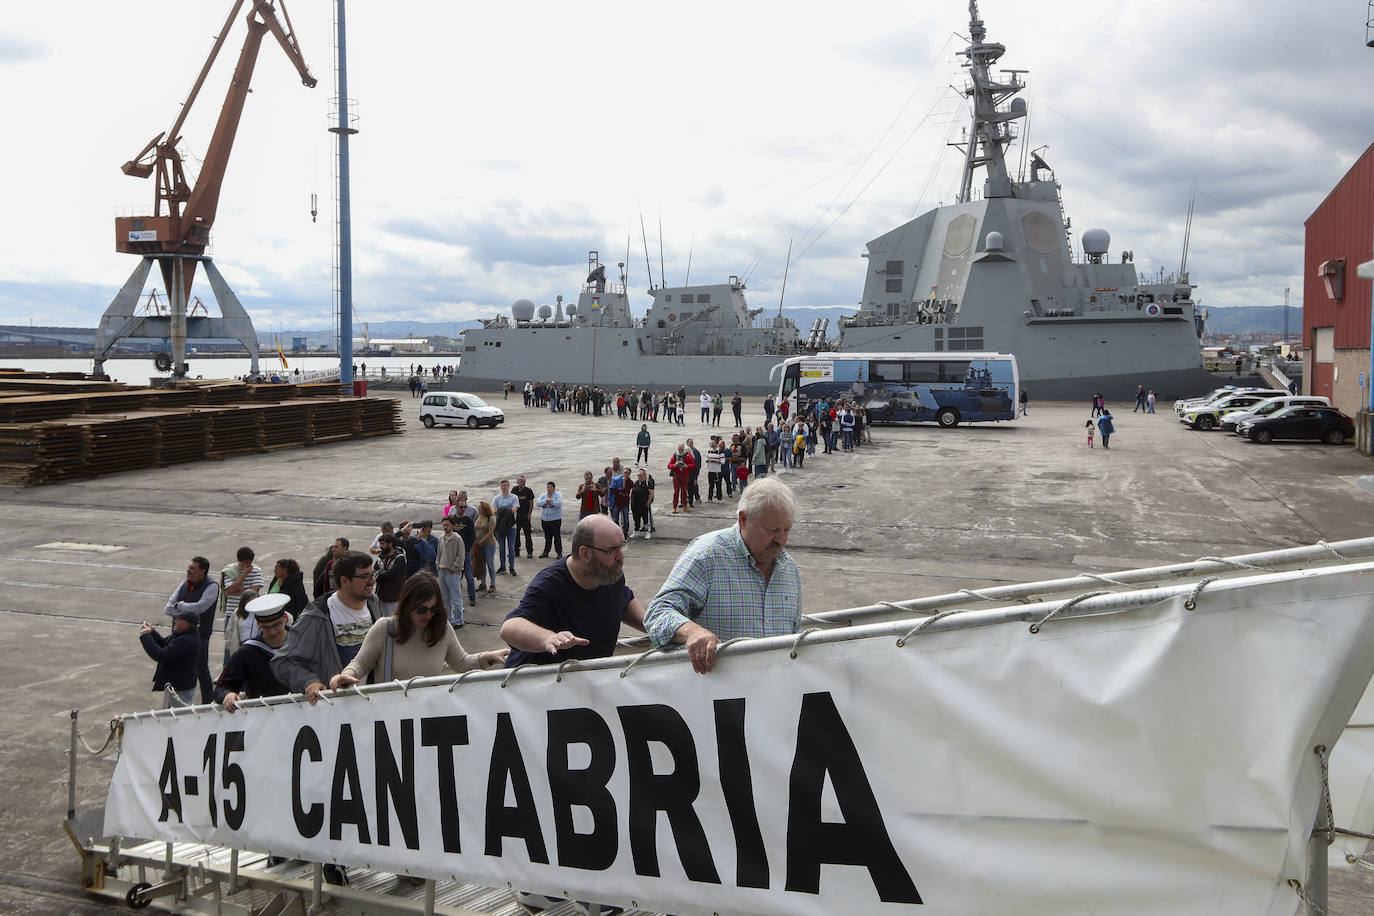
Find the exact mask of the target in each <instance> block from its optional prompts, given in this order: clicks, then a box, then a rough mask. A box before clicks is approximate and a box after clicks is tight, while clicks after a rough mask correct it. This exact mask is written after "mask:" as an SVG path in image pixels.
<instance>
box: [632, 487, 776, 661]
mask: <svg viewBox="0 0 1374 916" xmlns="http://www.w3.org/2000/svg"><path fill="white" fill-rule="evenodd" d="M796 516H797V500H796V497H794V496H793V495H792V490H791V489H790V488H788V486H787V485H786V484H785V483H783V482H782V481H780V480H777V479H775V478H772V477H765V478H763V479H762V480H759V481H757V482H755V483H752V484H750V485H749V487H748V488H747V489H746V490H745V491H744V494H743V495H742V496H741V497H740V501H739V524H738V525H736V526H731V527H729V528H722V529H721V530H719V531H712V532H709V533H707V534H703V535H702V536H701V537H699V538H697V539H696V540H694V541H692V543H691V544H689V545H688V546H687V549H686V550H685V551H683V553H682V556H680V557H678V560H677V563H675V564H674V565H673V570H672V572H670V573H669V574H668V579H667V581H665V582H664V583H663V588H662V589H660V590H659V593H658V594H657V595H655V596H654V598H653V600H652V601H650V602H649V607H648V610H647V612H646V613H645V615H644V629H645V630H647V631H648V633H649V636H650V638H651V639H652V640H653V644H654V645H655V646H657V647H662V646H667V645H671V644H673V643H678V644H681V645H685V646H686V647H687V652H688V654H689V655H690V656H691V659H692V667H693V668H694V669H696V671H697V672H698V673H700V674H705V673H707V672H709V671H710V670H711V668H712V666H713V665H714V663H715V654H716V647H717V646H718V645H719V644H720V643H721V641H722V640H726V639H733V638H735V637H737V636H778V635H782V634H786V633H796V632H798V631H800V629H801V613H802V596H801V574H800V572H799V571H798V569H797V564H796V563H795V562H794V561H793V560H792V557H791V556H790V555H789V554H788V553H787V550H786V548H787V537H788V534H789V533H790V532H791V531H792V522H793V520H794V519H795V518H796Z"/></svg>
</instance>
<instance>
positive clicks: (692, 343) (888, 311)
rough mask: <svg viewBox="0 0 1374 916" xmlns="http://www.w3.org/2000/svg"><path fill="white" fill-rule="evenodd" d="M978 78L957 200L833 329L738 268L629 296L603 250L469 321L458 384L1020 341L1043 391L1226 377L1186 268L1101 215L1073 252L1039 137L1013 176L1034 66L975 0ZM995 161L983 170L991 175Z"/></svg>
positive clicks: (1114, 393)
mask: <svg viewBox="0 0 1374 916" xmlns="http://www.w3.org/2000/svg"><path fill="white" fill-rule="evenodd" d="M969 15H970V23H969V28H970V41H969V45H968V47H967V48H966V49H965V50H964V51H963V52H961V53H962V55H963V56H964V57H965V58H966V64H965V66H966V68H967V71H968V80H967V84H966V87H965V92H966V94H967V95H968V97H969V99H970V102H971V106H972V119H971V125H970V129H969V132H968V135H967V137H966V138H965V139H964V141H963V143H962V144H956V145H958V146H960V148H961V150H962V152H963V155H964V167H963V174H962V178H961V182H960V187H959V193H958V195H957V197H956V201H955V203H953V204H951V205H949V206H941V207H937V208H935V209H933V210H931V211H929V212H927V213H925V214H923V215H921V216H919V217H917V218H915V219H913V220H911V221H909V222H907V223H904V224H903V225H901V226H898V227H897V228H895V229H893V230H891V231H890V232H887V233H884V234H883V235H880V236H878V237H877V238H875V239H873V240H872V241H870V242H869V243H868V246H867V251H866V253H865V254H864V255H863V256H864V258H865V259H866V273H865V279H864V284H863V298H862V299H861V300H860V302H859V310H858V312H857V313H855V314H853V315H852V316H849V317H847V318H844V319H842V320H841V322H840V327H839V332H840V333H839V336H838V337H835V338H830V339H827V330H828V324H829V321H828V319H817V320H816V321H814V322H813V324H812V327H811V329H810V332H809V333H808V334H806V335H804V336H803V335H800V334H799V333H798V328H797V326H796V325H795V324H794V323H793V322H792V321H791V320H790V319H789V318H787V317H785V316H783V315H781V314H778V315H776V316H774V317H771V318H761V317H760V316H761V313H762V311H763V310H761V309H751V308H750V307H749V304H748V302H747V301H746V299H745V285H744V283H743V282H742V281H741V280H740V279H739V278H738V277H730V278H729V279H728V280H727V281H726V282H725V283H719V284H707V285H699V286H679V287H669V286H663V287H654V288H651V289H650V290H649V291H648V295H649V296H650V297H651V298H652V302H651V304H650V305H649V308H648V312H647V314H646V315H645V316H644V317H643V318H642V319H637V318H636V317H635V316H634V313H633V312H632V310H631V308H630V301H629V298H628V295H627V283H626V277H625V273H624V265H623V264H621V265H619V267H620V274H619V276H618V278H617V281H618V282H617V281H610V280H608V279H607V277H606V266H605V265H603V264H602V263H601V262H600V259H599V257H598V256H597V253H596V252H591V254H590V255H589V257H588V265H587V266H588V271H587V279H586V281H584V283H583V284H582V289H581V291H580V293H579V295H578V299H577V302H576V303H575V304H569V306H568V307H567V309H566V312H565V310H564V308H563V305H562V299H561V297H560V298H559V300H558V304H557V305H556V306H551V305H545V306H540V307H539V308H538V309H536V307H535V305H534V303H533V302H531V301H529V300H524V299H522V300H519V301H517V302H516V303H515V304H514V305H513V306H512V310H511V314H510V315H509V316H501V317H498V318H494V319H490V320H487V321H485V322H483V325H484V326H483V327H482V328H478V329H474V330H471V331H468V332H467V333H466V334H465V339H464V346H463V356H462V361H461V364H460V367H459V377H460V383H461V384H462V385H463V386H466V387H467V388H469V389H472V388H481V387H482V386H484V385H486V386H490V387H491V388H492V389H495V388H497V387H499V386H500V385H501V384H502V383H503V382H505V381H516V382H520V381H525V380H532V379H545V380H552V381H556V382H568V383H571V384H595V385H600V386H602V387H606V388H616V387H627V386H635V387H645V386H647V387H651V388H665V387H672V388H677V387H679V386H685V387H686V388H688V389H689V390H692V391H697V390H701V389H705V390H709V391H712V392H715V391H734V390H738V391H740V392H744V393H755V394H757V393H761V392H764V391H768V390H772V386H773V384H774V383H771V382H770V381H769V371H770V370H771V369H772V367H773V365H775V364H776V363H777V362H779V361H780V360H781V359H782V358H785V357H787V356H791V355H795V354H799V353H810V352H817V351H823V350H838V351H845V352H874V351H878V352H894V351H916V352H931V351H934V352H941V351H950V352H961V351H985V350H996V351H998V352H1002V353H1013V354H1015V355H1016V358H1017V361H1018V363H1019V365H1020V370H1021V380H1022V383H1023V385H1025V387H1026V388H1027V390H1028V391H1029V392H1030V393H1031V395H1032V397H1034V398H1037V399H1053V398H1087V397H1090V396H1091V395H1093V394H1095V393H1097V392H1101V393H1102V394H1104V395H1105V396H1106V397H1107V398H1108V399H1111V400H1120V399H1122V398H1125V397H1128V396H1133V395H1134V392H1135V389H1136V386H1137V385H1143V386H1145V387H1147V388H1153V389H1154V390H1155V391H1156V393H1157V394H1158V395H1159V396H1160V397H1174V396H1177V395H1181V394H1187V393H1191V392H1195V391H1202V390H1206V389H1209V388H1211V387H1214V386H1213V384H1212V381H1211V377H1210V376H1209V375H1208V373H1207V372H1206V371H1205V370H1204V369H1203V365H1202V357H1201V352H1200V348H1199V337H1200V336H1201V334H1202V325H1203V320H1204V319H1203V315H1202V313H1201V309H1200V308H1199V306H1198V304H1197V303H1196V302H1195V301H1194V299H1193V289H1194V287H1193V285H1192V284H1191V283H1190V282H1189V279H1188V274H1187V273H1186V271H1184V270H1182V269H1180V271H1179V272H1178V273H1177V274H1175V275H1172V276H1164V275H1162V274H1161V275H1159V276H1157V277H1154V278H1152V279H1148V280H1147V279H1144V278H1142V277H1141V276H1140V275H1139V274H1138V273H1137V271H1136V267H1135V263H1134V260H1135V259H1134V254H1133V253H1132V252H1130V251H1123V252H1120V253H1119V254H1118V259H1117V260H1116V261H1113V260H1112V258H1111V254H1110V251H1109V247H1110V242H1111V239H1110V236H1109V235H1108V234H1107V232H1106V231H1105V230H1102V229H1089V230H1088V231H1087V232H1084V233H1083V234H1082V239H1081V247H1082V254H1081V255H1080V256H1077V257H1075V254H1074V246H1073V241H1072V236H1071V234H1070V231H1069V229H1070V223H1069V220H1068V219H1067V218H1066V217H1065V215H1064V210H1063V201H1062V196H1061V193H1060V185H1059V182H1058V180H1057V179H1056V177H1055V175H1054V173H1053V171H1052V170H1051V169H1050V167H1049V165H1048V164H1047V163H1046V162H1045V159H1044V158H1043V157H1042V156H1041V155H1040V154H1039V153H1031V154H1030V155H1029V157H1028V159H1029V163H1028V166H1029V167H1028V171H1029V174H1028V175H1026V174H1020V175H1013V174H1012V173H1011V171H1010V170H1009V168H1008V165H1007V157H1006V153H1007V148H1008V146H1009V145H1010V144H1011V142H1012V141H1013V140H1014V139H1015V138H1016V134H1015V127H1016V125H1017V123H1018V122H1019V121H1021V120H1022V119H1024V118H1025V117H1026V113H1027V108H1026V103H1025V101H1024V100H1023V99H1021V98H1019V97H1018V93H1019V92H1020V91H1021V90H1022V89H1023V88H1024V86H1025V84H1024V82H1023V81H1022V79H1021V76H1020V74H1021V73H1022V72H1023V71H1007V70H1002V71H998V74H999V75H994V71H993V67H994V65H995V64H997V62H998V61H999V60H1000V59H1001V57H1002V56H1003V54H1005V53H1006V48H1005V47H1003V46H1002V45H1001V44H998V43H996V42H991V41H988V40H987V30H986V28H985V26H984V24H983V21H982V19H981V18H980V17H979V14H978V5H977V2H976V0H971V2H970V3H969ZM980 173H981V175H982V179H983V180H982V183H981V186H978V185H976V182H975V179H976V177H977V176H978V175H979V174H980Z"/></svg>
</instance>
